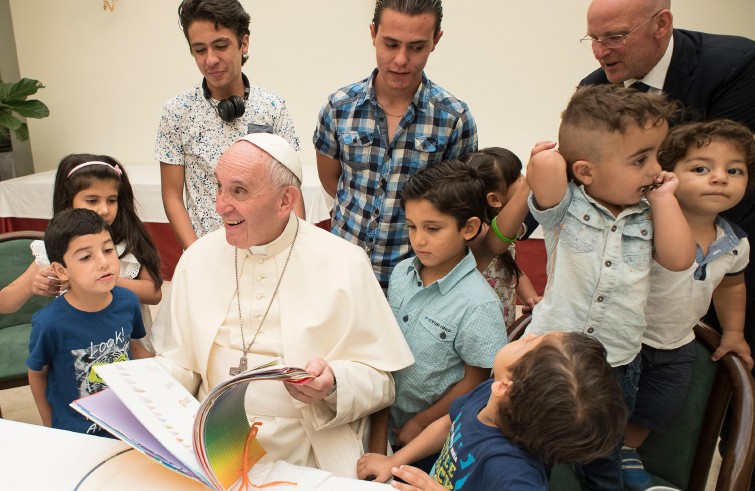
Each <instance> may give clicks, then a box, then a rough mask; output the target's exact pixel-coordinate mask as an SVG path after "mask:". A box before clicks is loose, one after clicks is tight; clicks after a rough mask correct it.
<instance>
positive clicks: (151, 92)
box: [10, 0, 755, 172]
mask: <svg viewBox="0 0 755 491" xmlns="http://www.w3.org/2000/svg"><path fill="white" fill-rule="evenodd" d="M111 3H112V2H111ZM178 3H179V2H178V0H172V1H168V0H117V2H116V8H115V11H114V12H108V11H103V9H102V1H101V0H56V1H54V2H51V1H49V0H10V6H11V14H12V18H13V27H14V32H15V38H16V46H17V50H18V61H19V67H20V73H21V76H25V77H30V78H36V79H39V80H40V81H42V82H43V83H44V84H45V85H46V87H47V88H45V89H42V90H41V91H40V92H39V93H38V97H39V98H40V99H42V100H43V101H44V102H46V103H47V105H48V106H49V107H50V111H51V115H50V117H49V118H46V119H42V120H32V121H29V127H30V133H31V140H32V152H33V156H34V163H35V168H36V170H37V171H38V172H39V171H42V170H49V169H53V168H55V167H56V165H57V163H58V161H59V160H60V158H61V157H62V156H63V155H65V154H67V153H71V152H101V153H107V154H110V155H113V156H114V157H116V158H118V159H120V160H122V161H123V162H124V163H125V164H126V165H128V164H129V163H149V162H153V159H152V150H153V145H154V138H155V132H156V129H157V124H158V121H159V118H160V113H161V109H162V106H163V104H164V103H165V101H166V100H167V99H169V98H170V97H172V96H173V95H175V94H176V93H177V92H179V91H180V90H184V89H186V88H188V87H190V86H191V85H193V84H194V83H196V82H197V81H199V80H200V74H199V71H198V70H197V68H196V65H195V64H194V61H193V59H192V58H191V56H190V54H189V50H188V48H187V45H186V41H185V39H184V37H183V33H182V32H181V30H180V28H179V27H178V16H177V13H176V9H177V6H178ZM242 3H243V4H244V6H245V7H246V9H247V10H248V11H249V12H250V14H251V16H252V26H251V31H252V35H251V50H250V54H251V59H250V61H249V62H248V63H247V64H246V65H245V68H244V71H245V72H246V73H247V74H248V75H249V77H250V79H251V81H252V83H253V84H255V85H259V86H262V87H266V88H269V89H271V90H273V91H274V92H277V93H278V94H280V95H281V96H283V97H284V98H285V99H286V101H287V104H288V107H289V111H290V112H291V114H292V116H293V118H294V123H295V124H296V129H297V132H298V134H299V138H300V139H301V140H302V152H301V154H302V160H303V162H305V163H313V162H314V149H313V148H312V145H311V137H312V132H313V130H314V125H315V122H316V118H317V113H318V111H319V108H320V106H321V104H322V103H323V102H324V100H325V98H326V96H327V95H328V94H329V93H330V92H332V91H333V90H335V89H336V88H338V87H341V86H343V85H346V84H348V83H351V82H354V81H356V80H358V79H361V78H364V77H365V76H367V75H368V74H369V73H370V72H371V70H372V68H373V67H374V63H375V60H374V51H373V48H372V44H371V40H370V36H369V30H368V25H369V22H370V19H371V18H372V10H373V8H374V2H373V0H277V1H270V0H242ZM588 4H589V0H530V1H512V0H446V1H445V2H444V10H445V16H444V20H443V30H444V32H445V34H444V35H443V38H442V39H441V42H440V44H439V45H438V47H437V49H436V51H435V53H433V55H432V56H431V57H430V62H429V63H428V66H427V69H426V70H427V73H428V75H429V77H430V78H431V79H432V80H434V81H435V82H437V83H439V84H440V85H442V86H444V87H445V88H447V89H448V90H450V91H451V92H452V93H453V94H455V95H456V96H458V97H460V98H461V99H463V100H465V101H467V102H468V103H469V105H470V107H471V109H472V111H473V113H474V115H475V117H476V119H477V123H478V128H479V137H480V145H481V146H483V147H484V146H492V145H497V146H504V147H508V148H510V149H512V150H513V151H514V152H516V153H517V154H518V155H519V156H520V157H522V158H524V157H526V156H527V155H528V154H529V149H530V148H531V146H532V144H533V143H534V142H535V141H537V140H541V139H545V138H555V136H556V130H557V128H558V116H559V113H560V111H561V110H562V109H563V107H564V105H565V104H566V101H567V100H568V98H569V96H570V95H571V92H572V90H573V88H574V86H575V85H576V84H577V82H578V81H579V80H580V79H581V78H582V77H583V76H584V75H586V74H587V73H588V72H590V71H592V70H593V69H594V68H596V67H597V62H596V61H595V60H594V59H593V58H592V53H591V52H590V50H589V49H586V48H584V47H583V46H581V45H580V44H579V42H578V39H579V38H580V37H582V36H583V35H584V34H585V20H584V18H585V11H586V8H587V5H588ZM672 11H673V12H674V16H675V25H676V26H677V27H685V28H689V29H694V30H702V31H708V32H718V33H728V34H738V35H743V36H747V37H750V38H755V1H753V0H718V1H716V2H713V1H711V0H678V1H675V2H674V3H673V9H672Z"/></svg>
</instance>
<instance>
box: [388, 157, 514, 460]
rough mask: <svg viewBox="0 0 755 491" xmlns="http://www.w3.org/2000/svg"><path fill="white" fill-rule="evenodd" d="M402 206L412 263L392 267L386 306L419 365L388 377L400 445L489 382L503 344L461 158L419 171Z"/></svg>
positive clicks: (472, 182)
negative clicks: (474, 244) (474, 246)
mask: <svg viewBox="0 0 755 491" xmlns="http://www.w3.org/2000/svg"><path fill="white" fill-rule="evenodd" d="M401 205H402V206H403V207H404V209H405V211H406V223H407V227H408V228H409V241H410V242H411V245H412V249H413V250H414V253H415V254H416V257H413V258H409V259H405V260H404V261H402V262H400V263H399V264H398V265H396V267H395V268H394V269H393V272H392V273H391V278H390V282H389V286H388V303H389V304H390V305H391V308H392V309H393V313H394V314H395V316H396V319H397V321H398V324H399V326H401V330H402V331H403V333H404V336H405V337H406V341H407V343H408V344H409V347H410V348H411V350H412V353H413V354H414V358H415V360H416V362H415V363H414V364H413V365H411V366H410V367H407V368H404V369H403V370H399V371H397V372H394V374H393V376H394V379H395V381H396V399H395V403H394V405H393V407H392V408H391V427H392V429H393V432H392V436H394V437H395V438H394V440H393V442H392V443H394V444H395V445H397V446H401V445H405V444H407V443H409V442H410V441H411V440H412V439H413V438H414V437H416V436H417V435H418V434H419V433H420V432H422V430H423V429H424V428H425V427H426V426H427V425H429V424H430V423H432V422H433V421H435V420H436V419H438V418H440V417H441V416H443V415H445V414H448V408H449V406H450V405H451V402H452V401H453V400H454V399H456V398H457V397H459V396H460V395H462V394H466V393H467V392H469V391H470V390H472V389H474V388H475V387H477V385H479V384H480V383H481V382H482V381H484V380H486V379H487V378H488V377H489V376H490V368H491V367H492V366H493V359H494V358H495V353H496V352H497V351H498V349H499V348H500V347H501V346H503V345H504V344H505V343H506V330H505V328H504V322H503V312H502V307H501V302H500V300H499V299H498V296H497V295H496V294H495V292H494V291H493V289H492V288H490V285H489V284H488V283H487V281H485V278H483V277H482V274H480V272H479V271H478V270H477V263H476V261H475V258H474V256H473V255H472V252H471V251H470V250H469V247H468V242H469V241H470V240H472V239H474V238H475V237H476V236H477V234H478V233H479V232H480V224H481V218H480V217H482V216H484V215H485V185H484V183H483V181H482V179H481V178H480V177H479V175H478V173H477V171H476V170H475V169H474V168H472V167H471V166H469V165H467V164H465V163H463V162H460V161H458V160H447V161H444V162H441V163H440V164H438V165H436V166H433V167H430V168H427V169H423V170H421V171H419V172H418V173H417V174H415V175H414V176H413V177H412V178H411V179H409V181H407V183H406V185H405V186H404V189H403V191H402V199H401ZM428 468H429V467H428Z"/></svg>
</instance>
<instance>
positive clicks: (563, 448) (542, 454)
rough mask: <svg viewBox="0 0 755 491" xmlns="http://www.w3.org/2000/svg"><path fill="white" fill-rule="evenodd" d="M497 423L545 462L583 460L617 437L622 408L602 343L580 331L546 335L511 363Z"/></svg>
mask: <svg viewBox="0 0 755 491" xmlns="http://www.w3.org/2000/svg"><path fill="white" fill-rule="evenodd" d="M511 380H512V381H513V383H512V385H511V388H510V390H509V392H508V398H507V399H505V400H504V401H502V402H501V403H500V404H499V411H498V418H499V421H498V423H499V427H500V428H501V431H502V432H503V434H504V435H505V436H506V437H507V438H509V439H510V440H511V441H512V442H514V443H518V444H519V445H521V446H522V447H524V449H525V450H527V451H528V452H529V453H530V454H532V455H534V456H536V457H538V458H540V459H542V460H543V461H544V462H545V463H547V464H555V463H558V462H565V463H571V464H575V463H586V462H590V461H592V460H594V459H595V458H597V457H601V456H605V455H607V454H609V453H610V452H611V451H612V450H613V449H614V448H616V446H617V445H618V444H619V442H620V441H621V436H622V434H623V432H624V426H625V425H626V422H627V417H628V415H627V409H626V405H625V403H624V399H623V396H622V393H621V389H620V388H619V384H618V382H617V381H616V378H615V376H614V374H613V370H612V369H611V367H610V365H609V364H608V362H607V361H606V352H605V349H604V348H603V345H602V344H601V343H600V342H599V341H597V340H596V339H594V338H591V337H589V336H587V335H585V334H581V333H563V334H561V335H559V336H549V337H548V338H545V339H544V340H543V341H542V343H541V344H540V345H538V346H537V347H536V348H535V349H533V350H532V351H529V352H528V353H525V354H524V355H523V356H522V357H521V358H520V359H519V360H518V361H517V362H516V364H515V365H514V366H513V367H512V372H511Z"/></svg>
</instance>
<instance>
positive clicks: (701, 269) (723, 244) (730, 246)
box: [694, 216, 739, 280]
mask: <svg viewBox="0 0 755 491" xmlns="http://www.w3.org/2000/svg"><path fill="white" fill-rule="evenodd" d="M738 246H739V237H738V236H737V234H736V232H734V229H733V228H731V224H730V223H729V222H727V221H726V220H725V219H724V218H722V217H720V216H718V217H716V240H714V241H713V243H712V244H711V245H710V247H708V254H706V255H705V256H703V250H702V249H701V248H700V246H697V257H696V258H695V262H696V263H697V268H695V275H694V277H695V279H696V280H704V279H705V277H706V271H705V269H706V266H707V265H708V263H710V262H712V261H714V260H716V259H718V258H719V257H721V256H723V255H724V254H728V253H729V252H731V251H733V250H734V249H736V248H737V247H738Z"/></svg>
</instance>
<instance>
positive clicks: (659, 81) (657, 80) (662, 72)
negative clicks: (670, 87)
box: [624, 36, 674, 94]
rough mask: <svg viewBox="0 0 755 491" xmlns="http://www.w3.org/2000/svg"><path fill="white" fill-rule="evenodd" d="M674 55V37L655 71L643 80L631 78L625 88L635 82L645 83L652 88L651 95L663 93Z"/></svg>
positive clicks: (651, 71)
mask: <svg viewBox="0 0 755 491" xmlns="http://www.w3.org/2000/svg"><path fill="white" fill-rule="evenodd" d="M673 53H674V36H671V39H670V40H669V43H668V46H667V47H666V52H665V53H664V54H663V57H662V58H661V59H660V61H659V62H658V63H656V65H655V66H654V67H653V69H652V70H650V71H649V72H648V74H647V75H645V76H644V77H643V78H641V79H638V78H630V79H629V80H625V81H624V87H629V86H630V85H632V84H633V83H635V82H643V83H644V84H646V85H649V86H650V88H651V91H650V92H651V93H653V94H660V93H661V92H663V84H664V83H665V82H666V73H667V72H668V68H669V66H671V55H672V54H673Z"/></svg>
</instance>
